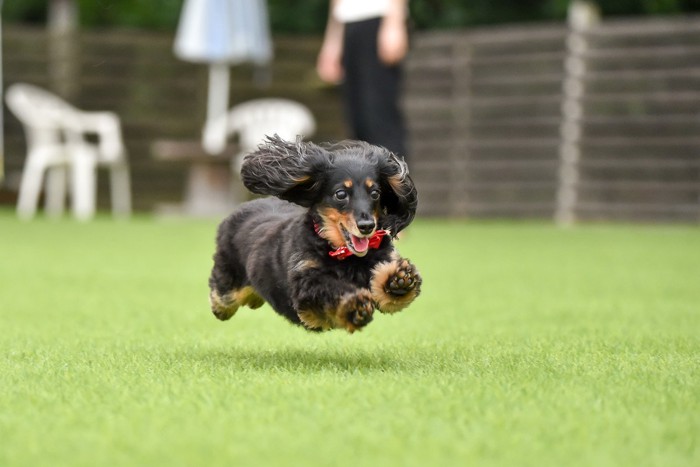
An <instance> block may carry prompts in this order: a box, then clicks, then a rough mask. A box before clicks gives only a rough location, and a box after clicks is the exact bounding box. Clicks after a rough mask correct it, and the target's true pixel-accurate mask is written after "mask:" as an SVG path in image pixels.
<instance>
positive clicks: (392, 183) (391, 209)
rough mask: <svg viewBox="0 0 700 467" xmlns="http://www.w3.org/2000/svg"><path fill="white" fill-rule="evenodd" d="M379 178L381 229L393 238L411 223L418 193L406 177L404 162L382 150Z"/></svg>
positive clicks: (407, 176) (408, 177) (414, 213)
mask: <svg viewBox="0 0 700 467" xmlns="http://www.w3.org/2000/svg"><path fill="white" fill-rule="evenodd" d="M379 176H380V180H381V182H380V185H381V188H382V201H381V203H382V207H383V208H384V212H385V216H384V220H383V222H382V223H383V224H384V225H383V227H384V228H385V229H389V230H390V231H391V234H392V235H393V236H396V235H397V234H398V233H399V232H401V231H402V230H403V229H404V228H405V227H406V226H408V224H410V223H411V222H412V221H413V217H414V216H415V215H416V208H417V207H418V193H417V192H416V187H415V185H414V184H413V180H411V177H410V176H409V175H408V166H407V165H406V162H405V161H404V160H403V159H401V158H399V157H398V156H397V155H396V154H393V153H392V152H390V151H388V150H386V149H383V148H382V150H381V152H380V154H379Z"/></svg>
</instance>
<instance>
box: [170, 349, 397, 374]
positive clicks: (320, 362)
mask: <svg viewBox="0 0 700 467" xmlns="http://www.w3.org/2000/svg"><path fill="white" fill-rule="evenodd" d="M183 358H185V359H189V360H195V361H197V364H203V365H208V366H211V367H212V368H213V369H216V368H229V369H230V368H236V369H240V370H254V371H289V372H310V373H313V372H325V371H331V372H338V373H354V372H366V371H371V372H384V371H386V372H393V371H397V370H402V369H406V368H407V366H408V365H407V362H406V361H404V360H403V359H401V358H400V357H398V356H396V357H395V356H393V355H387V354H385V353H375V352H368V351H357V352H355V353H350V352H332V353H324V352H322V351H320V350H318V349H297V348H286V349H273V350H260V351H254V350H251V349H249V348H245V349H243V348H235V347H234V348H231V349H227V350H214V349H212V350H200V351H198V352H196V353H188V354H187V355H186V356H184V355H183Z"/></svg>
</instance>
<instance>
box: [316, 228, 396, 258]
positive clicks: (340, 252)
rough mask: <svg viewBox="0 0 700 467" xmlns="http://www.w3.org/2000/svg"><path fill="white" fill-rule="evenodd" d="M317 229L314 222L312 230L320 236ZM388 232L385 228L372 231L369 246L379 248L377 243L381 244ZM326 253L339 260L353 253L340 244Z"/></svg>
mask: <svg viewBox="0 0 700 467" xmlns="http://www.w3.org/2000/svg"><path fill="white" fill-rule="evenodd" d="M319 231H320V227H319V226H318V224H314V232H316V234H318V235H319V236H320V234H319ZM388 233H389V232H388V231H386V230H377V231H376V232H374V234H372V236H371V237H369V248H373V249H375V250H376V249H377V248H379V245H381V243H382V239H383V238H384V236H385V235H387V234H388ZM328 255H329V256H331V257H333V258H335V259H337V260H341V259H345V258H348V257H350V256H352V255H354V253H353V252H352V250H351V249H350V248H348V247H347V246H341V247H340V248H336V249H335V250H331V251H329V252H328Z"/></svg>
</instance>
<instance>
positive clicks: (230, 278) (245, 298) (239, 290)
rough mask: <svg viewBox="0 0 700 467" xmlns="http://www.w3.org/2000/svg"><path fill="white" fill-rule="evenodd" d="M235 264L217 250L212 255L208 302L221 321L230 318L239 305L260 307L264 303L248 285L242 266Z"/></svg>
mask: <svg viewBox="0 0 700 467" xmlns="http://www.w3.org/2000/svg"><path fill="white" fill-rule="evenodd" d="M236 265H237V263H236V262H235V261H232V258H231V257H230V256H227V255H224V254H223V253H221V252H218V251H217V253H216V254H215V255H214V267H213V268H212V271H211V276H210V277H209V288H210V292H209V304H210V305H211V311H212V312H213V313H214V316H216V317H217V318H219V319H220V320H222V321H224V320H227V319H229V318H231V317H232V316H233V315H234V314H236V311H238V308H239V307H241V306H248V307H250V308H260V307H261V306H262V305H263V304H264V303H265V300H263V298H262V297H260V295H259V294H258V292H257V291H256V290H255V289H254V288H253V287H251V286H250V284H249V282H248V279H247V277H246V275H245V270H244V269H243V267H242V266H238V267H237V266H236Z"/></svg>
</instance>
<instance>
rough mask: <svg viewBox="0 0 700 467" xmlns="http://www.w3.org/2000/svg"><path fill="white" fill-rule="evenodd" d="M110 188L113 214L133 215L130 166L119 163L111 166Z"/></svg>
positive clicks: (119, 215)
mask: <svg viewBox="0 0 700 467" xmlns="http://www.w3.org/2000/svg"><path fill="white" fill-rule="evenodd" d="M109 177H110V180H109V182H110V190H111V193H110V194H111V197H112V214H113V215H114V216H117V217H129V215H131V180H130V176H129V166H128V165H127V164H125V163H124V164H117V165H113V166H112V167H110V170H109Z"/></svg>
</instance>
